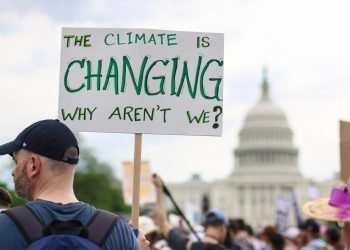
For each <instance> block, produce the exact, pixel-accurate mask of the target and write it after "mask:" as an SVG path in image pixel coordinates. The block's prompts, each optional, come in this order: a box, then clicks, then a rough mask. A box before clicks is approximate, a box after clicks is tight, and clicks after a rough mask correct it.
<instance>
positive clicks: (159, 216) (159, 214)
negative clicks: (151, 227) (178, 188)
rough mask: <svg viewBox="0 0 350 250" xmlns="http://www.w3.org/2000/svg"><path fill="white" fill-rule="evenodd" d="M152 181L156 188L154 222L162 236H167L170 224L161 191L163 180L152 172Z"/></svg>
mask: <svg viewBox="0 0 350 250" xmlns="http://www.w3.org/2000/svg"><path fill="white" fill-rule="evenodd" d="M152 181H153V184H154V186H155V188H156V194H157V201H156V206H155V209H154V222H155V223H156V225H157V226H158V227H159V229H160V231H161V232H162V233H163V234H164V236H167V235H168V233H169V231H170V229H171V225H170V224H169V222H168V218H167V210H166V203H165V196H164V192H163V181H162V179H161V178H160V177H159V176H158V175H157V174H153V176H152Z"/></svg>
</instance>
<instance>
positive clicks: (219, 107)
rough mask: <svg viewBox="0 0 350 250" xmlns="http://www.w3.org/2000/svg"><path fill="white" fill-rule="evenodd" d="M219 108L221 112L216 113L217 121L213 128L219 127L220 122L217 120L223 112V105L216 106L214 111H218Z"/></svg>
mask: <svg viewBox="0 0 350 250" xmlns="http://www.w3.org/2000/svg"><path fill="white" fill-rule="evenodd" d="M218 110H219V113H218V114H216V115H215V123H214V124H213V128H218V127H219V123H218V122H217V121H218V120H219V116H220V115H221V114H222V107H221V106H215V107H214V108H213V111H214V112H216V111H218Z"/></svg>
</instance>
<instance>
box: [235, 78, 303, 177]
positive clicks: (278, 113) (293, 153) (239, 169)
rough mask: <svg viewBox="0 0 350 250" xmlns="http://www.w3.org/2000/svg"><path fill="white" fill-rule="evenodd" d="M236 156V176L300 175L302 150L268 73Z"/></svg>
mask: <svg viewBox="0 0 350 250" xmlns="http://www.w3.org/2000/svg"><path fill="white" fill-rule="evenodd" d="M234 156H235V171H234V172H233V174H236V175H237V174H238V175H246V174H256V173H260V174H285V173H290V174H291V173H292V174H297V175H300V173H299V170H298V149H297V148H296V147H295V146H294V145H293V132H292V130H291V128H290V127H289V124H288V120H287V116H286V115H285V113H284V112H283V110H282V109H281V108H279V107H278V106H277V105H276V104H274V103H273V102H272V100H271V98H270V96H269V84H268V81H267V78H266V75H265V76H264V79H263V83H262V93H261V97H260V99H259V101H258V102H257V103H256V105H255V106H254V107H253V108H252V109H251V110H250V111H249V112H248V114H247V116H246V118H245V120H244V124H243V127H242V129H241V131H240V133H239V145H238V147H237V148H236V149H235V151H234Z"/></svg>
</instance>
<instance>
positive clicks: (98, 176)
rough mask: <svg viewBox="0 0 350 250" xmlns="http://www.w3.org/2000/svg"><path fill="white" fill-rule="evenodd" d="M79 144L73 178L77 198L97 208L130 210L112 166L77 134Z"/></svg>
mask: <svg viewBox="0 0 350 250" xmlns="http://www.w3.org/2000/svg"><path fill="white" fill-rule="evenodd" d="M77 137H78V139H79V145H80V162H79V164H78V166H77V171H76V174H75V179H74V190H75V193H76V195H77V197H78V199H79V200H81V201H84V202H87V203H90V204H92V205H94V206H95V207H97V208H101V209H106V210H109V211H116V212H127V213H129V212H130V211H131V208H130V206H127V205H126V204H125V203H124V200H123V194H122V188H121V183H120V181H119V180H118V179H117V178H116V176H115V174H114V172H113V169H112V167H111V166H110V165H109V164H108V163H105V162H101V161H99V160H98V159H97V157H96V156H95V155H94V154H93V152H94V150H93V149H91V148H88V147H86V146H85V145H84V142H83V140H82V138H81V136H79V135H77Z"/></svg>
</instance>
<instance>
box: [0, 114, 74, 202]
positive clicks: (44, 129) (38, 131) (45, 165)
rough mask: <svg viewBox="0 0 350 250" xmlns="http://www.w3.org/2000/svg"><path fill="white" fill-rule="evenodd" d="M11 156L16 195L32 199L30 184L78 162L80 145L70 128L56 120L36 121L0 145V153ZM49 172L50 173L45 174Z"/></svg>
mask: <svg viewBox="0 0 350 250" xmlns="http://www.w3.org/2000/svg"><path fill="white" fill-rule="evenodd" d="M4 154H9V155H11V156H12V157H13V159H14V161H15V163H16V167H15V169H14V170H13V171H12V176H13V178H14V183H15V188H16V193H17V195H18V196H19V197H21V198H24V199H27V200H31V199H33V183H34V182H38V180H39V177H40V176H41V177H44V176H46V177H52V176H54V175H56V176H57V175H60V174H62V173H63V172H65V169H66V168H68V167H65V166H73V165H76V164H77V163H78V160H79V147H78V142H77V140H76V138H75V136H74V134H73V133H72V131H71V130H70V129H69V128H68V127H67V126H66V125H64V124H63V123H61V122H59V121H58V120H42V121H38V122H36V123H34V124H32V125H30V126H29V127H27V128H26V129H24V130H23V131H22V132H21V133H20V134H19V135H18V136H17V137H16V139H15V140H13V141H11V142H9V143H6V144H4V145H1V146H0V155H4ZM48 173H49V174H48Z"/></svg>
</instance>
